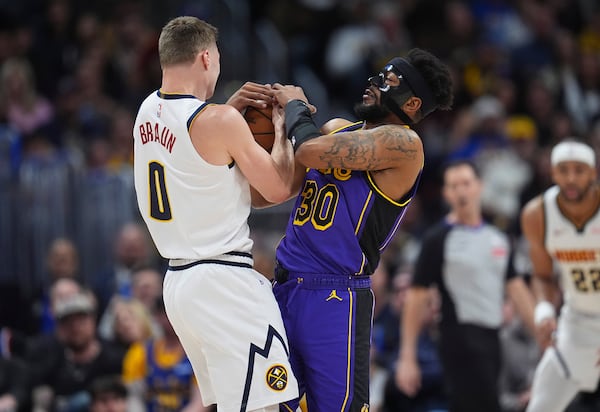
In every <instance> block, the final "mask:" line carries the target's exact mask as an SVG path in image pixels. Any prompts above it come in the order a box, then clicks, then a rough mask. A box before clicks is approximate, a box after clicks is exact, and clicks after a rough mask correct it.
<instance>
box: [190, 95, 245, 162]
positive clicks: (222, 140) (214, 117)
mask: <svg viewBox="0 0 600 412" xmlns="http://www.w3.org/2000/svg"><path fill="white" fill-rule="evenodd" d="M189 131H190V136H191V138H192V143H193V145H194V147H195V148H196V151H197V152H198V153H199V154H200V155H201V156H202V157H203V158H204V160H206V161H207V162H209V163H211V164H214V165H224V164H229V163H231V160H232V157H231V154H230V152H231V151H230V147H232V146H235V144H236V142H235V141H234V140H235V139H238V138H244V137H245V138H247V139H252V134H251V133H250V129H248V125H247V124H246V122H245V121H244V118H243V116H242V114H241V113H240V112H238V111H237V110H236V109H235V108H234V107H232V106H229V105H226V104H209V105H207V106H205V107H204V108H203V109H202V110H201V111H200V112H198V113H197V114H196V116H195V117H194V118H193V119H192V120H191V122H190V125H189ZM246 135H247V136H246Z"/></svg>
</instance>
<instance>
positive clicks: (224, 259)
mask: <svg viewBox="0 0 600 412" xmlns="http://www.w3.org/2000/svg"><path fill="white" fill-rule="evenodd" d="M203 264H215V265H225V266H237V267H244V268H252V267H253V266H254V259H253V258H252V254H251V253H248V252H227V253H223V254H222V255H218V256H213V257H210V258H207V259H170V260H169V266H168V267H167V269H168V270H170V271H178V270H185V269H189V268H191V267H194V266H197V265H203Z"/></svg>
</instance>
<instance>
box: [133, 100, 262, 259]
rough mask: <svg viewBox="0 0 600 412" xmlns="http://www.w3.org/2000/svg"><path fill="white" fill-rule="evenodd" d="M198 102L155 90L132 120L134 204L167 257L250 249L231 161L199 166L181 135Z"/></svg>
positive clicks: (238, 178)
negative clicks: (136, 203) (133, 123)
mask: <svg viewBox="0 0 600 412" xmlns="http://www.w3.org/2000/svg"><path fill="white" fill-rule="evenodd" d="M206 105H207V104H206V103H205V102H202V101H200V100H198V99H197V98H195V97H194V96H191V95H180V94H163V93H161V92H160V91H157V92H154V93H152V94H151V95H150V96H148V97H147V98H146V100H144V102H143V103H142V105H141V106H140V109H139V112H138V115H137V118H136V121H135V126H134V129H133V140H134V173H135V189H136V194H137V201H138V206H139V209H140V212H141V214H142V217H143V218H144V220H145V222H146V224H147V225H148V230H149V231H150V234H151V236H152V239H153V240H154V243H155V244H156V247H157V249H158V251H159V253H160V254H161V255H162V256H163V257H165V258H167V259H206V258H210V257H213V256H217V255H221V254H224V253H228V252H247V253H249V252H250V251H251V248H252V241H251V239H250V238H249V228H248V223H247V219H248V215H249V213H250V208H251V200H250V188H249V185H248V181H247V180H246V178H245V177H244V176H243V175H242V173H241V172H240V170H239V168H238V167H237V166H236V165H235V164H231V165H225V166H215V165H211V164H209V163H207V162H206V161H205V160H204V159H202V157H201V156H200V155H199V154H198V152H197V151H196V149H195V148H194V146H193V144H192V141H191V137H190V135H189V128H190V127H191V125H192V122H201V121H202V110H203V109H204V108H205V106H206Z"/></svg>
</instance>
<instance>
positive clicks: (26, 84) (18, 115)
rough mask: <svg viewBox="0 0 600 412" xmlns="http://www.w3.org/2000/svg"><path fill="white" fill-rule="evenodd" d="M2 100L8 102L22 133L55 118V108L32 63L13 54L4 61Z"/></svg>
mask: <svg viewBox="0 0 600 412" xmlns="http://www.w3.org/2000/svg"><path fill="white" fill-rule="evenodd" d="M0 101H3V102H5V104H6V108H5V110H6V117H7V120H8V123H9V124H10V125H11V126H12V127H13V128H14V129H15V130H16V131H18V132H19V133H21V134H22V135H28V134H31V133H33V132H34V131H35V130H36V129H38V128H39V127H41V126H44V125H46V124H49V123H50V122H51V121H52V120H53V119H54V108H53V107H52V104H51V103H50V101H48V99H46V98H45V97H44V96H42V95H41V94H39V92H38V91H37V89H36V85H35V75H34V73H33V70H32V67H31V63H29V61H27V60H26V59H22V58H16V57H15V58H12V59H9V60H7V61H5V62H4V63H3V64H2V70H1V72H0Z"/></svg>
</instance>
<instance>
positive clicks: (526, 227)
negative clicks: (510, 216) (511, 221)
mask: <svg viewBox="0 0 600 412" xmlns="http://www.w3.org/2000/svg"><path fill="white" fill-rule="evenodd" d="M544 225H545V221H544V200H543V197H542V195H539V196H536V197H534V198H533V199H531V200H530V201H528V202H527V203H526V204H525V206H523V209H522V210H521V228H522V230H523V232H524V233H525V235H526V236H528V235H538V236H541V235H543V233H544Z"/></svg>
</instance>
